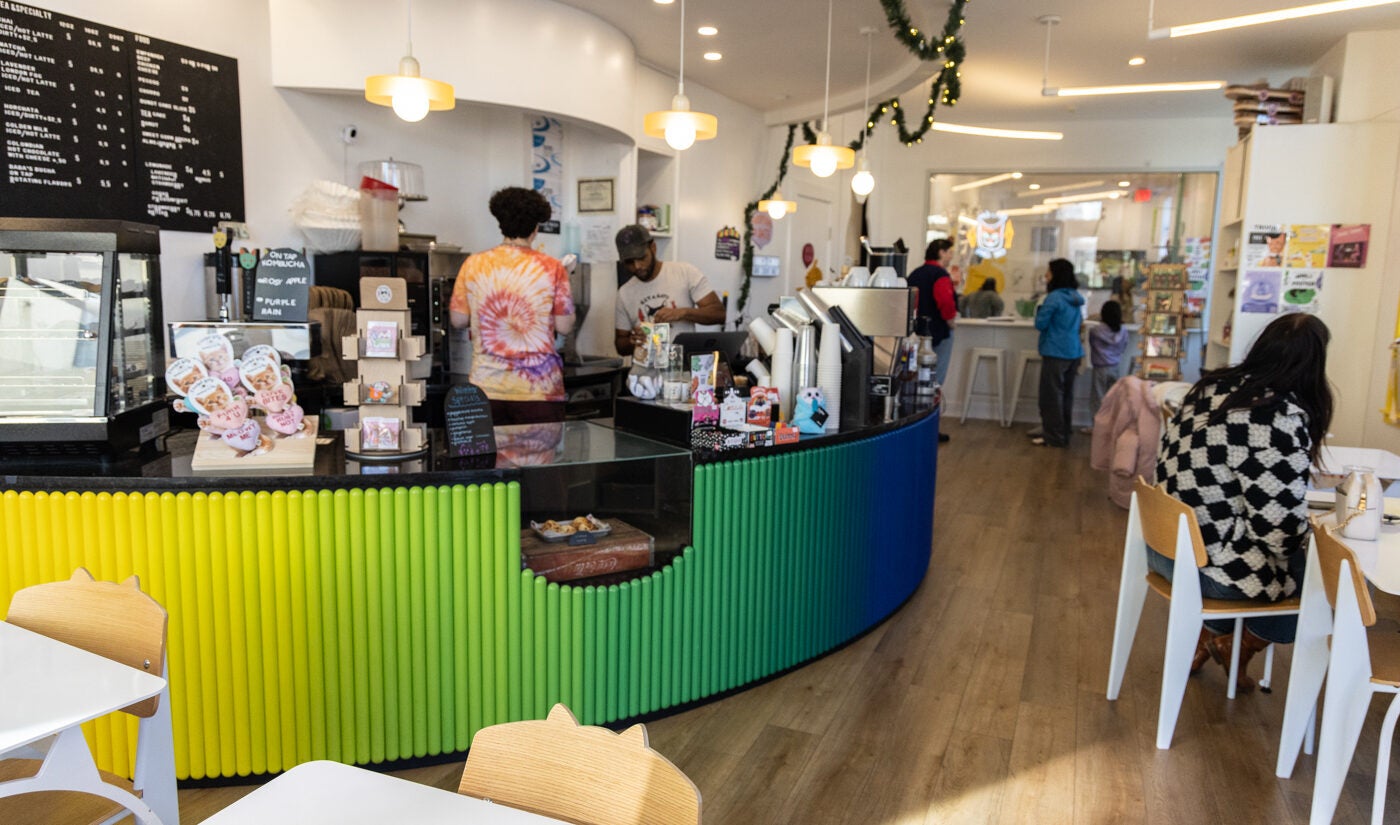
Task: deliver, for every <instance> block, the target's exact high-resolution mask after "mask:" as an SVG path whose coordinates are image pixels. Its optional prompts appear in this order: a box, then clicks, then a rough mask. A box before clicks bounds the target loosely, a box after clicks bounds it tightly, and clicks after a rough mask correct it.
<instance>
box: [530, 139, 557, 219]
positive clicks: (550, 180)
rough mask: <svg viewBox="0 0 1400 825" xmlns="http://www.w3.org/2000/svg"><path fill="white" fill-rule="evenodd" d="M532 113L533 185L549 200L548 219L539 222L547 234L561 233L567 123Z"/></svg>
mask: <svg viewBox="0 0 1400 825" xmlns="http://www.w3.org/2000/svg"><path fill="white" fill-rule="evenodd" d="M529 117H530V185H531V186H532V187H533V188H534V190H535V191H536V192H539V193H540V194H541V195H544V198H545V200H547V201H549V209H550V215H549V218H550V219H549V220H547V221H544V222H542V223H541V224H540V231H541V232H543V233H545V234H550V235H557V234H559V221H560V220H561V219H562V218H563V216H564V164H563V161H561V160H560V158H561V157H562V156H563V154H564V125H563V124H562V123H560V122H559V121H558V120H556V119H555V118H552V117H546V116H545V115H531V116H529Z"/></svg>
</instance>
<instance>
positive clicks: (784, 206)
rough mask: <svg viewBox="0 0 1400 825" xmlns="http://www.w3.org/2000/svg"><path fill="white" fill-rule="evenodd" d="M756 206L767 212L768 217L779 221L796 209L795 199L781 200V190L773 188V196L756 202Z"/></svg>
mask: <svg viewBox="0 0 1400 825" xmlns="http://www.w3.org/2000/svg"><path fill="white" fill-rule="evenodd" d="M758 208H759V209H762V210H763V211H764V212H767V213H768V217H770V218H772V219H773V220H775V221H780V220H782V219H783V217H784V216H786V215H788V214H789V213H792V212H796V211H797V202H796V201H785V200H783V193H782V190H778V189H775V190H773V197H771V198H768V199H766V200H761V201H759V202H758Z"/></svg>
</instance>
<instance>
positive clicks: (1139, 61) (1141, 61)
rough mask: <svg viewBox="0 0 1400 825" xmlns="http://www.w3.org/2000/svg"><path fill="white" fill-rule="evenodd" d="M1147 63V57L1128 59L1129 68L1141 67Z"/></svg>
mask: <svg viewBox="0 0 1400 825" xmlns="http://www.w3.org/2000/svg"><path fill="white" fill-rule="evenodd" d="M1146 62H1147V58H1145V57H1130V58H1128V65H1129V66H1141V65H1142V64H1144V63H1146Z"/></svg>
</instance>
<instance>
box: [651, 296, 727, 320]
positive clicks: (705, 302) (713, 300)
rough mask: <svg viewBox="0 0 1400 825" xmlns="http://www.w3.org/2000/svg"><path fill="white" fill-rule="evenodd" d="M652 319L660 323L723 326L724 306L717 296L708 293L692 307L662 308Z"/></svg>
mask: <svg viewBox="0 0 1400 825" xmlns="http://www.w3.org/2000/svg"><path fill="white" fill-rule="evenodd" d="M653 317H654V318H655V320H657V321H659V322H661V323H670V322H672V321H689V322H691V323H692V324H723V323H724V304H722V303H720V300H719V296H718V295H716V294H714V293H713V292H710V293H707V294H706V295H705V296H704V297H703V298H701V299H700V303H699V304H697V305H695V306H693V307H662V308H661V309H658V310H657V311H656V315H655V316H653Z"/></svg>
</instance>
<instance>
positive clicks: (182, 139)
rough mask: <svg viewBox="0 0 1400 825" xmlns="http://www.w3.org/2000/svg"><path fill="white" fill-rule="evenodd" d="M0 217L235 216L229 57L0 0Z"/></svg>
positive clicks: (200, 226)
mask: <svg viewBox="0 0 1400 825" xmlns="http://www.w3.org/2000/svg"><path fill="white" fill-rule="evenodd" d="M0 114H3V120H4V124H5V139H4V141H3V143H0V202H3V203H4V204H5V206H4V208H3V212H4V214H5V215H7V216H10V217H29V218H119V219H123V220H131V221H139V222H141V223H153V224H156V225H157V226H160V227H161V228H162V229H174V230H185V231H191V232H206V231H208V230H210V229H212V228H213V226H214V224H216V223H217V222H219V221H221V220H233V221H241V220H243V219H244V211H243V143H242V135H241V132H240V119H239V101H238V61H237V60H234V59H233V58H231V57H224V56H222V55H216V54H212V53H210V52H205V51H200V50H198V49H192V48H189V47H187V46H181V45H179V44H176V43H168V42H166V41H163V40H156V39H155V38H151V37H147V36H145V35H141V34H136V33H133V32H128V31H123V30H121V29H114V28H111V27H110V26H103V25H99V24H97V23H92V22H90V21H87V20H79V19H77V18H74V17H68V16H66V15H62V14H57V13H54V12H51V11H47V10H45V9H39V8H35V7H33V6H27V5H24V4H21V3H14V2H10V0H0Z"/></svg>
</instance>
